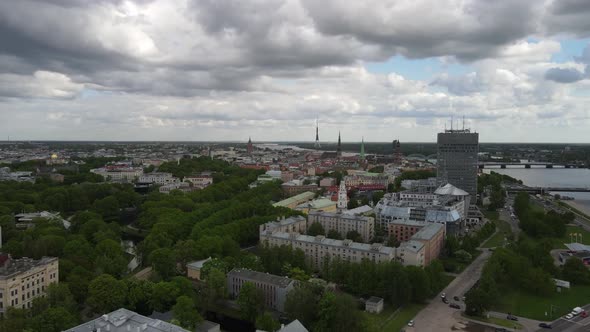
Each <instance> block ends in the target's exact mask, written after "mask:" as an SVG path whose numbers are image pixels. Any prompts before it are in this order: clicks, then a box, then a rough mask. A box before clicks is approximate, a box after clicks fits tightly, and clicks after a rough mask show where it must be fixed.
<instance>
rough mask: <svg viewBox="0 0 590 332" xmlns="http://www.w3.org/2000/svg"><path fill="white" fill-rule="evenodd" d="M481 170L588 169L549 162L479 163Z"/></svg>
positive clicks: (575, 165) (581, 166) (577, 165)
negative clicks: (532, 168)
mask: <svg viewBox="0 0 590 332" xmlns="http://www.w3.org/2000/svg"><path fill="white" fill-rule="evenodd" d="M478 166H479V168H480V169H483V168H506V166H522V167H523V168H531V167H532V166H537V167H539V166H541V167H545V168H554V167H555V168H586V166H585V165H580V164H565V163H549V162H528V163H517V162H480V163H478Z"/></svg>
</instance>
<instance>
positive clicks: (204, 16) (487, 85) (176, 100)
mask: <svg viewBox="0 0 590 332" xmlns="http://www.w3.org/2000/svg"><path fill="white" fill-rule="evenodd" d="M589 17H590V1H588V0H510V1H507V0H495V1H489V0H437V1H432V0H355V1H347V0H322V1H317V0H248V1H242V0H175V1H170V0H135V1H126V0H93V1H86V0H19V1H12V0H0V41H1V42H0V140H3V139H7V137H8V136H10V138H11V139H13V140H167V141H174V140H183V141H207V140H215V141H219V140H227V141H244V142H245V141H247V140H248V137H251V138H252V140H253V141H254V142H256V141H258V142H261V141H313V140H314V139H315V124H316V119H317V120H318V122H319V133H320V140H321V141H332V142H333V141H336V139H337V136H338V132H339V131H340V132H341V133H342V140H343V141H345V142H346V141H349V142H358V141H360V140H361V139H362V138H363V137H364V140H365V141H378V142H387V141H392V140H393V139H399V140H400V141H401V142H404V141H406V142H410V141H411V142H434V141H436V133H437V132H440V131H442V130H444V128H445V127H447V128H450V126H451V123H453V126H454V127H456V126H461V127H462V126H463V118H464V119H465V126H466V127H469V128H471V129H472V130H474V131H477V132H479V133H480V141H482V142H571V143H577V142H578V143H588V140H589V138H590V135H589V133H590V131H589V128H590V19H588V18H589ZM2 136H4V137H2Z"/></svg>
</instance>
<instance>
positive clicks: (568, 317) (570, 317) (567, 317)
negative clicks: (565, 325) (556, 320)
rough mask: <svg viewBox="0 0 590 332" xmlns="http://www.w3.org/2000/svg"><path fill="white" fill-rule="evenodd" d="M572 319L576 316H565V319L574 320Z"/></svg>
mask: <svg viewBox="0 0 590 332" xmlns="http://www.w3.org/2000/svg"><path fill="white" fill-rule="evenodd" d="M572 318H574V315H572V314H567V315H565V319H572Z"/></svg>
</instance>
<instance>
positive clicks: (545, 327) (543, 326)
mask: <svg viewBox="0 0 590 332" xmlns="http://www.w3.org/2000/svg"><path fill="white" fill-rule="evenodd" d="M539 327H542V328H544V329H550V328H551V325H550V324H547V323H539Z"/></svg>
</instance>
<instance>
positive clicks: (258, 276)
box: [227, 269, 294, 287]
mask: <svg viewBox="0 0 590 332" xmlns="http://www.w3.org/2000/svg"><path fill="white" fill-rule="evenodd" d="M227 276H228V277H238V278H241V279H246V280H254V281H260V282H265V283H267V284H272V285H275V286H278V287H287V286H289V284H291V283H292V282H293V281H294V280H293V279H290V278H287V277H281V276H277V275H274V274H269V273H264V272H258V271H252V270H248V269H233V270H231V271H229V273H228V274H227Z"/></svg>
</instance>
